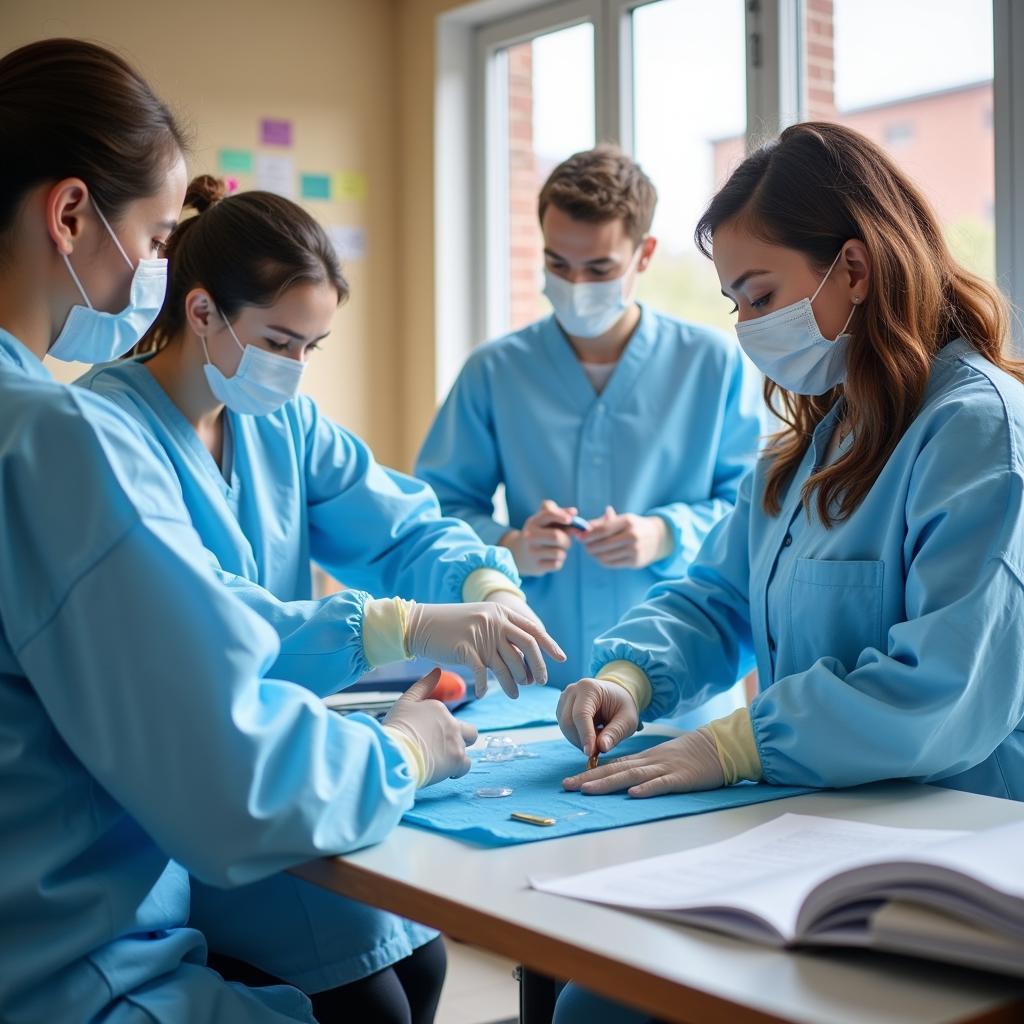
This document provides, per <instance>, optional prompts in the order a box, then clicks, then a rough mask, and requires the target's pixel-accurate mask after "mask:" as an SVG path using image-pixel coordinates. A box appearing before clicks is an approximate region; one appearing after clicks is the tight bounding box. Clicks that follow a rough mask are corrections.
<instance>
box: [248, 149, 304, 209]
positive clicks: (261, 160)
mask: <svg viewBox="0 0 1024 1024" xmlns="http://www.w3.org/2000/svg"><path fill="white" fill-rule="evenodd" d="M256 187H257V188H262V189H265V190H266V191H267V192H276V193H277V194H278V195H279V196H284V197H285V198H286V199H294V198H295V163H294V161H293V160H292V158H291V157H290V156H271V155H270V154H268V153H260V154H259V155H258V156H257V157H256Z"/></svg>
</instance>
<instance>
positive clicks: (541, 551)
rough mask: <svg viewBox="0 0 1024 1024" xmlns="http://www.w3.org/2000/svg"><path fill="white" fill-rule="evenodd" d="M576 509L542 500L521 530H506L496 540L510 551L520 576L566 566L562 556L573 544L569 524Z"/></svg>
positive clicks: (573, 532) (579, 534)
mask: <svg viewBox="0 0 1024 1024" xmlns="http://www.w3.org/2000/svg"><path fill="white" fill-rule="evenodd" d="M576 512H577V510H576V509H575V508H562V507H561V506H559V505H556V504H555V503H554V502H553V501H544V502H543V503H542V504H541V506H540V509H539V510H538V511H536V512H534V514H533V515H532V516H530V518H529V519H527V520H526V522H525V523H523V528H522V529H521V530H509V531H508V533H506V534H505V536H504V537H502V538H501V541H500V542H499V543H500V544H501V545H502V546H503V547H506V548H508V549H509V551H511V552H512V557H513V558H514V559H515V560H516V568H517V569H518V570H519V575H520V576H546V575H547V574H548V573H550V572H558V570H559V569H561V568H562V566H564V565H565V556H566V553H567V552H568V550H569V548H570V547H571V546H572V537H573V535H574V534H575V535H578V536H582V534H581V533H579V531H578V530H570V529H569V524H570V523H571V522H572V517H573V516H574V515H576Z"/></svg>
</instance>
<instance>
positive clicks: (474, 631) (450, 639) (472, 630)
mask: <svg viewBox="0 0 1024 1024" xmlns="http://www.w3.org/2000/svg"><path fill="white" fill-rule="evenodd" d="M409 604H410V607H409V609H408V611H407V612H406V626H405V645H406V647H407V648H408V651H409V653H410V654H412V655H419V656H420V657H423V658H429V659H430V660H431V661H441V662H447V663H452V662H454V663H455V664H458V665H467V666H468V667H469V668H471V669H472V670H473V677H474V682H475V684H476V695H477V697H482V696H483V695H484V694H485V693H486V692H487V670H488V669H490V670H491V671H492V672H493V673H494V674H495V675H496V676H497V677H498V682H499V683H501V688H502V689H503V690H504V691H505V693H506V694H508V696H509V697H511V698H512V699H513V700H514V699H515V698H516V697H518V696H519V687H520V686H525V685H526V684H527V683H540V684H542V685H543V684H544V683H546V682H547V681H548V669H547V666H546V665H545V664H544V658H543V657H542V655H541V648H542V647H543V648H544V650H545V651H547V652H548V654H550V655H551V656H552V657H553V658H555V659H556V660H557V661H565V654H564V653H563V652H562V649H561V647H559V646H558V644H556V643H555V641H554V640H552V639H551V637H550V636H548V634H547V631H546V630H545V629H544V627H543V626H541V625H539V624H538V623H537V622H536V621H535V620H534V619H532V618H529V617H528V616H526V615H522V614H520V613H519V612H515V611H510V610H509V609H508V608H505V607H503V606H502V605H500V604H496V603H494V602H493V601H481V602H480V603H478V604H416V603H415V602H410V603H409Z"/></svg>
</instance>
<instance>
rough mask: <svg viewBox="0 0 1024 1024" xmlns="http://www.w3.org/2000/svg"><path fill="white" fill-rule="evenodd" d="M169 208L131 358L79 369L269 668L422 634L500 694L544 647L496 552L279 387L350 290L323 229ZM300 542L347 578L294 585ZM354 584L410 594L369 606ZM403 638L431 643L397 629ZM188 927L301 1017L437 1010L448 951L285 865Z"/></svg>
mask: <svg viewBox="0 0 1024 1024" xmlns="http://www.w3.org/2000/svg"><path fill="white" fill-rule="evenodd" d="M185 207H186V209H192V210H195V211H196V213H195V215H194V216H192V217H190V218H189V219H186V220H184V221H183V222H182V224H181V225H180V226H179V227H178V228H177V230H176V231H175V232H174V233H173V234H172V235H171V237H170V239H169V241H168V243H167V246H166V248H165V252H166V254H167V257H168V260H169V264H170V271H169V282H168V289H167V298H166V302H165V304H164V308H163V310H162V312H161V314H160V315H159V317H158V318H157V320H156V322H155V324H154V326H153V329H152V331H151V332H150V334H149V335H148V336H147V338H146V339H144V341H143V344H142V346H141V347H142V348H143V349H144V350H145V352H146V354H144V355H142V356H140V357H139V358H137V359H134V360H128V361H122V362H120V363H114V364H109V365H107V366H103V367H98V368H97V369H96V370H94V371H93V372H92V373H90V374H88V375H87V376H86V377H85V378H84V379H83V381H82V382H81V383H82V384H83V385H84V386H86V387H88V388H90V389H91V390H92V391H94V392H96V393H97V394H101V395H103V396H104V397H106V398H108V399H110V400H111V401H113V402H115V403H116V404H118V405H119V406H121V407H122V408H123V409H124V410H125V411H126V412H128V413H129V414H131V415H132V416H133V417H135V418H136V419H138V420H139V422H140V423H141V424H142V425H143V427H144V428H145V429H146V430H147V431H148V432H149V433H150V434H151V435H152V437H153V439H154V440H155V442H156V443H157V444H158V445H159V446H160V447H161V448H162V449H163V450H164V452H165V453H166V455H167V457H168V458H169V460H170V462H171V463H172V464H173V466H174V469H175V471H176V473H177V476H178V480H179V483H180V485H181V489H182V493H183V494H184V497H185V503H186V505H187V506H188V509H189V513H190V515H191V517H192V522H193V524H194V525H195V527H196V530H197V531H198V533H199V536H200V538H201V539H202V541H203V543H204V544H205V545H206V547H207V549H208V550H209V551H210V553H211V555H212V556H213V558H214V560H215V561H216V563H217V566H218V568H219V570H220V571H221V572H222V573H223V576H224V579H225V582H226V583H227V585H228V586H229V587H230V588H231V589H232V591H233V592H234V593H235V594H237V595H238V596H239V597H240V598H241V599H242V600H243V601H245V602H246V603H247V604H248V605H249V606H250V607H251V608H252V609H253V610H254V611H257V612H259V614H260V615H261V616H262V617H263V618H265V619H266V620H267V621H268V622H270V624H271V625H273V626H274V628H275V629H276V631H277V632H278V634H279V636H280V638H281V643H282V654H281V656H280V657H279V658H278V661H277V664H276V666H275V671H277V672H279V673H281V674H282V675H285V676H286V677H287V678H289V679H292V680H294V681H296V682H300V683H302V684H304V685H306V686H308V687H309V688H310V689H312V690H313V691H315V692H316V693H317V694H321V695H323V694H329V693H333V692H335V691H336V690H338V689H340V688H341V687H342V686H344V685H345V684H347V683H351V682H353V681H354V680H355V679H356V678H358V676H360V675H361V674H363V673H364V672H366V671H368V670H369V669H370V668H371V667H372V666H374V665H379V664H383V663H385V662H388V661H394V660H396V659H400V658H402V657H406V656H408V653H409V652H410V651H416V652H417V653H424V651H423V649H422V647H421V646H420V645H421V643H426V644H427V645H428V647H429V648H430V653H431V654H432V656H433V657H435V658H441V659H442V660H445V661H462V662H466V663H470V664H472V665H474V666H475V667H476V668H477V669H478V670H479V674H480V676H481V678H483V677H484V671H483V670H484V668H485V667H491V668H492V669H494V670H495V671H496V672H497V673H499V674H500V676H501V678H502V679H503V682H504V684H505V686H506V689H507V690H508V691H509V692H510V693H511V694H513V695H514V693H515V691H516V685H517V683H524V682H526V681H528V679H529V678H531V677H534V678H536V679H538V680H539V681H543V679H544V673H545V671H546V669H545V665H544V662H543V659H542V657H541V655H540V650H539V646H538V644H539V645H541V646H544V647H545V648H546V649H547V651H548V653H549V654H557V653H558V648H557V647H556V646H555V645H554V644H553V643H552V642H551V641H550V639H549V638H548V637H547V636H546V634H545V633H544V632H543V630H542V629H540V628H539V627H538V626H537V624H536V620H535V619H533V618H531V617H530V616H529V613H528V611H527V608H526V605H525V604H524V602H523V599H522V594H521V592H520V591H519V589H518V585H517V584H518V575H517V574H516V571H515V568H514V565H513V562H512V559H511V556H510V555H509V553H508V552H507V551H505V550H503V549H498V548H489V547H487V546H485V545H484V544H483V543H482V542H481V541H480V540H479V538H478V537H477V536H476V534H475V533H473V531H472V530H471V529H470V528H469V527H468V526H467V525H466V524H465V523H462V522H461V521H459V520H455V519H448V518H443V517H442V516H441V513H440V510H439V508H438V505H437V501H436V499H435V498H434V496H433V494H432V492H431V491H430V489H429V488H428V487H427V486H426V485H425V484H423V483H421V482H419V481H418V480H414V479H412V478H410V477H407V476H403V475H402V474H399V473H396V472H393V471H390V470H386V469H384V468H383V467H381V466H379V465H378V464H377V463H376V461H375V460H374V458H373V455H372V454H371V452H370V450H369V449H368V448H367V447H366V445H365V444H363V442H361V441H360V440H359V439H358V438H356V437H355V436H353V435H352V434H350V433H349V432H348V431H346V430H343V429H342V428H341V427H339V426H337V425H336V424H334V423H332V422H331V421H329V420H328V419H327V418H326V417H324V416H322V415H321V414H320V413H319V411H318V409H317V407H316V405H315V403H314V402H313V401H312V400H311V399H309V398H307V397H306V396H299V395H297V394H296V392H297V389H298V386H299V383H300V381H301V379H302V376H303V370H304V369H305V366H306V363H307V360H308V359H309V358H310V356H311V355H312V353H313V351H315V349H316V348H317V346H318V344H319V342H320V341H321V340H322V339H323V337H324V336H325V335H326V334H327V333H328V332H329V330H330V325H331V322H332V320H333V318H334V314H335V311H336V308H337V306H338V303H339V301H343V300H344V299H345V298H347V296H348V286H347V284H346V282H345V279H344V278H343V276H342V274H341V271H340V269H339V267H338V265H337V259H336V256H335V253H334V250H333V248H332V246H331V243H330V241H329V239H328V238H327V236H326V234H325V232H324V231H323V229H322V228H321V227H320V226H319V225H318V224H317V223H316V221H315V220H313V218H312V217H310V216H309V214H307V213H306V212H305V211H303V210H302V209H301V208H300V207H299V206H297V205H296V204H295V203H292V202H290V201H289V200H287V199H284V198H281V197H280V196H275V195H271V194H270V193H266V192H246V193H241V194H239V195H235V196H230V197H227V198H225V197H224V190H223V186H222V183H220V182H219V181H217V180H216V179H215V178H212V177H209V176H202V177H200V178H197V179H196V180H195V181H194V182H193V183H192V184H191V185H190V186H189V189H188V192H187V194H186V197H185ZM311 559H312V560H315V561H316V562H318V563H319V564H320V565H322V566H323V567H324V568H325V569H327V570H328V571H329V572H331V573H332V574H333V575H334V576H336V577H337V578H338V579H340V580H342V581H344V582H345V583H347V584H350V585H351V586H354V587H359V588H364V590H363V591H359V590H347V591H343V592H342V593H341V594H339V595H336V596H332V597H329V598H326V599H322V600H319V601H313V600H311V596H312V586H311V573H310V560H311ZM364 591H371V592H372V593H373V594H374V595H376V596H377V597H382V596H383V595H391V594H401V595H403V597H404V598H411V599H413V601H404V600H402V599H397V598H393V599H386V600H376V601H373V600H371V599H370V595H369V594H368V593H366V592H364ZM417 600H419V601H423V600H426V601H434V602H462V601H463V600H465V601H469V602H474V601H475V602H496V603H493V604H491V603H480V604H469V605H458V604H456V605H451V606H447V607H435V606H431V605H416V604H415V603H414V602H415V601H417ZM501 602H507V606H503V605H502V603H501ZM368 609H369V610H368ZM524 613H525V614H524ZM421 619H422V620H423V621H422V622H421V621H420V620H421ZM474 628H479V629H481V630H483V631H485V632H487V631H493V630H495V629H498V628H500V629H504V630H505V631H506V632H507V634H508V635H507V636H503V637H502V638H501V640H500V642H499V643H497V644H494V643H491V644H490V646H489V647H488V648H487V649H488V650H490V652H491V656H490V657H479V656H478V655H479V654H480V653H481V652H482V651H483V650H484V648H485V645H482V644H481V643H470V642H469V640H468V638H469V637H470V636H471V633H472V630H473V629H474ZM421 633H423V634H427V635H428V636H429V639H428V640H425V641H420V640H418V639H415V638H416V637H418V636H419V634H421ZM446 635H447V637H448V639H447V640H446V641H445V640H444V637H445V636H446ZM520 651H521V652H522V653H520ZM191 923H192V924H193V925H194V926H195V927H196V928H198V929H199V930H200V931H202V932H203V934H204V935H205V936H206V938H207V941H208V942H209V944H210V949H211V951H212V952H213V953H214V954H215V962H217V963H220V962H222V960H223V958H231V961H232V963H233V964H234V965H236V969H241V970H243V971H245V972H246V977H247V978H249V977H252V978H259V977H260V976H261V975H269V976H271V977H273V978H281V979H284V980H286V981H288V982H290V983H292V984H294V985H296V986H298V987H299V988H301V989H303V990H304V991H305V992H307V993H309V994H311V995H312V996H313V1002H314V1009H315V1010H316V1012H317V1013H318V1014H321V1015H325V1014H326V1010H327V1008H331V1009H333V1010H335V1011H336V1012H337V1013H338V1014H339V1015H340V1014H342V1013H345V1012H347V1013H349V1014H351V1015H353V1016H354V1017H355V1018H356V1019H360V1018H362V1017H365V1019H368V1020H369V1019H372V1020H379V1021H389V1020H392V1019H394V1020H396V1021H400V1020H405V1019H408V1018H409V1015H410V1009H411V1019H412V1020H414V1021H418V1020H428V1019H430V1017H432V1015H433V1007H434V1005H435V1004H436V1000H437V996H438V994H439V992H440V987H441V982H442V981H443V963H444V957H443V946H442V945H441V941H440V939H439V938H438V936H437V933H436V932H434V931H432V930H430V929H427V928H424V927H422V926H420V925H416V924H412V923H410V922H407V921H403V920H401V919H400V918H397V917H394V916H392V915H390V914H387V913H384V912H382V911H378V910H375V909H373V908H371V907H366V906H363V905H361V904H358V903H354V902H352V901H350V900H346V899H343V898H342V897H340V896H337V895H335V894H333V893H329V892H326V891H324V890H323V889H321V888H318V887H316V886H313V885H311V884H309V883H306V882H302V881H300V880H299V879H297V878H294V877H292V876H290V875H286V874H281V875H276V876H273V877H270V878H267V879H264V880H263V881H260V882H258V883H256V884H254V885H251V886H246V887H244V888H241V889H237V890H231V891H225V890H222V889H219V888H215V887H210V886H206V885H203V884H201V883H199V882H196V883H195V884H193V887H192V916H191ZM414 951H416V952H415V955H414ZM239 964H241V965H243V966H241V967H240V968H239V967H237V965H239ZM392 965H394V970H391V968H392ZM414 970H415V971H417V972H418V973H419V974H420V975H429V976H432V978H433V984H432V986H431V991H432V998H431V1000H430V1002H429V1007H428V1008H427V1009H426V1010H425V1009H424V1008H422V1007H420V1006H417V1005H415V1004H413V1005H411V1007H410V1005H409V1004H410V1003H411V1002H412V1001H411V1000H406V999H401V998H399V999H397V1001H396V1000H394V999H390V998H389V991H388V990H389V988H390V989H391V990H393V992H394V994H395V995H396V996H400V995H401V993H402V990H403V989H407V988H408V986H407V985H405V984H396V981H395V979H396V977H397V980H398V982H399V983H402V982H404V980H405V977H406V975H410V974H412V973H413V972H414ZM420 1002H422V1000H420Z"/></svg>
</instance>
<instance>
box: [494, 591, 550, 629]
mask: <svg viewBox="0 0 1024 1024" xmlns="http://www.w3.org/2000/svg"><path fill="white" fill-rule="evenodd" d="M484 600H485V601H488V602H490V603H491V604H500V605H501V606H502V608H507V609H508V610H509V611H510V612H518V613H519V614H520V615H525V616H526V617H527V618H528V619H530V620H532V621H533V622H535V623H536V624H537V625H538V626H540V627H541V629H543V628H544V623H543V622H541V620H540V616H539V615H538V614H537V613H536V612H535V611H534V610H533V609H532V608H531V607H530V606H529V605H528V604H527V603H526V602H525V601H524V600H523V599H522V598H521V597H520V596H519V595H518V594H513V593H512V591H511V590H492V591H491V592H490V593H489V594H488V595H487V596H486V597H485V598H484Z"/></svg>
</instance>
